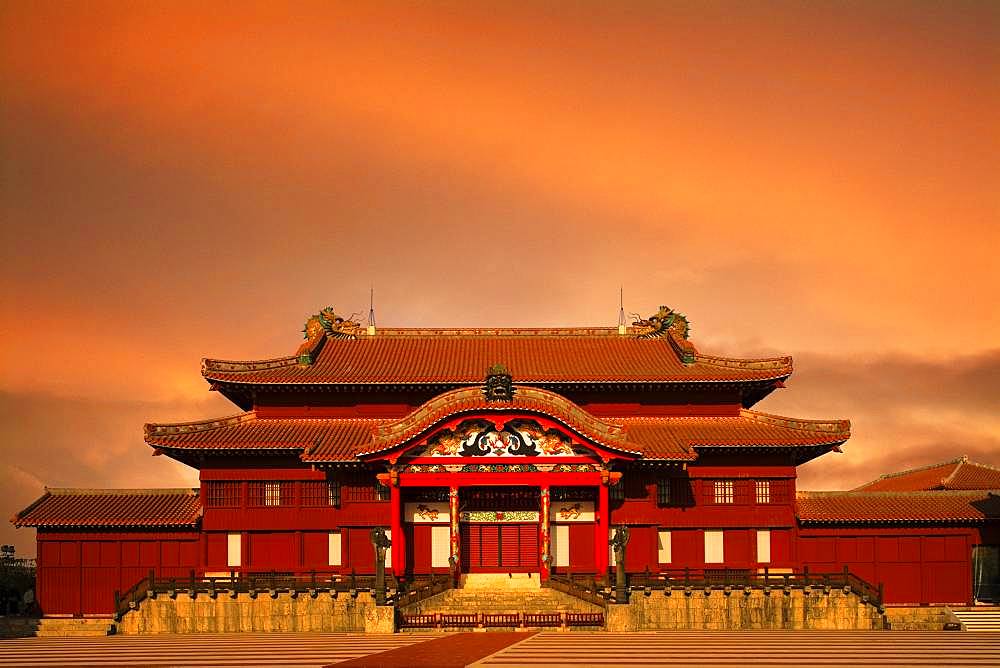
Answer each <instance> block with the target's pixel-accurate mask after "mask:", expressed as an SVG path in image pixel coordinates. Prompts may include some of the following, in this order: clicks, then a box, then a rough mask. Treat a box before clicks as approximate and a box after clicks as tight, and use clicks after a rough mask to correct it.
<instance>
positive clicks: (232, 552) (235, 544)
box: [226, 533, 243, 566]
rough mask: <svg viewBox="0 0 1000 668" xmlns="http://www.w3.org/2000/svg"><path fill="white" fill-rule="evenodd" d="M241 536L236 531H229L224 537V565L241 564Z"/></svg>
mask: <svg viewBox="0 0 1000 668" xmlns="http://www.w3.org/2000/svg"><path fill="white" fill-rule="evenodd" d="M242 540H243V537H242V536H241V535H240V534H238V533H231V534H229V535H228V536H227V537H226V565H227V566H242V565H243V543H242Z"/></svg>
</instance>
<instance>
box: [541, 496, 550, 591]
mask: <svg viewBox="0 0 1000 668" xmlns="http://www.w3.org/2000/svg"><path fill="white" fill-rule="evenodd" d="M540 496H541V512H540V513H539V521H540V522H541V527H539V528H540V532H541V537H540V542H541V552H542V560H541V562H542V567H541V579H542V580H548V579H549V575H551V572H552V554H551V552H550V545H549V486H548V485H542V490H541V495H540Z"/></svg>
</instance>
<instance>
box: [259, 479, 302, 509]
mask: <svg viewBox="0 0 1000 668" xmlns="http://www.w3.org/2000/svg"><path fill="white" fill-rule="evenodd" d="M250 505H252V506H290V505H292V483H290V482H278V481H272V480H267V481H257V480H255V481H253V482H251V483H250Z"/></svg>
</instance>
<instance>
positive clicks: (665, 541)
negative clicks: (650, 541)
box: [656, 531, 673, 564]
mask: <svg viewBox="0 0 1000 668" xmlns="http://www.w3.org/2000/svg"><path fill="white" fill-rule="evenodd" d="M656 553H657V561H658V562H659V563H661V564H669V563H670V562H671V561H673V559H671V555H670V532H669V531H657V532H656Z"/></svg>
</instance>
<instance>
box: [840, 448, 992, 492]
mask: <svg viewBox="0 0 1000 668" xmlns="http://www.w3.org/2000/svg"><path fill="white" fill-rule="evenodd" d="M968 461H969V457H968V455H960V456H958V457H955V458H954V459H949V460H946V461H943V462H937V463H935V464H925V465H924V466H915V467H913V468H909V469H904V470H902V471H893V472H891V473H883V474H882V475H880V476H879V477H877V478H875V479H874V480H869V481H868V482H866V483H864V484H863V485H858V486H857V487H855V488H853V489H852V490H851V491H859V492H860V491H864V488H865V487H869V486H871V485H874V484H875V483H877V482H880V481H882V480H891V479H893V478H900V477H902V476H906V475H911V474H913V473H920V472H921V471H929V470H931V469H937V468H941V467H942V466H951V465H953V464H958V465H961V464H962V463H964V462H968ZM958 468H959V466H956V467H955V470H954V471H952V472H951V473H949V474H948V475H947V476H945V477H943V478H941V482H942V483H943V482H944V481H945V480H946V479H948V478H951V477H952V476H954V475H955V473H956V472H957V471H958ZM998 470H1000V469H998ZM917 491H919V490H917Z"/></svg>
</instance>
